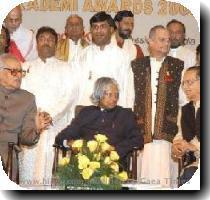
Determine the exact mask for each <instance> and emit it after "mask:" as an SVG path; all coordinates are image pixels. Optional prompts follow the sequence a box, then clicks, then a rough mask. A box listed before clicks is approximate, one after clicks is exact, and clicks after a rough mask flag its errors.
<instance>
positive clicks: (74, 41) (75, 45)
mask: <svg viewBox="0 0 210 200" xmlns="http://www.w3.org/2000/svg"><path fill="white" fill-rule="evenodd" d="M65 36H66V38H65V39H63V38H62V39H61V40H60V41H59V42H58V44H57V50H56V57H57V58H58V59H60V60H63V61H67V62H70V61H71V60H72V59H73V58H74V57H77V56H78V55H79V54H80V52H81V50H82V49H84V48H85V47H86V46H87V45H88V43H87V42H86V41H85V39H84V25H83V19H82V18H81V17H80V16H78V15H70V16H69V17H68V18H67V20H66V26H65Z"/></svg>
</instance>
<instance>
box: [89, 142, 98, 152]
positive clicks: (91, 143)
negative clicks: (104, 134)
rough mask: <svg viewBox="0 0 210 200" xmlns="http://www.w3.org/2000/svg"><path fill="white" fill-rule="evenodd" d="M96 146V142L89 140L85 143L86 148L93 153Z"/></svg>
mask: <svg viewBox="0 0 210 200" xmlns="http://www.w3.org/2000/svg"><path fill="white" fill-rule="evenodd" d="M97 146H98V142H96V141H95V140H91V141H89V142H88V143H87V147H88V148H89V150H90V152H94V151H95V150H96V148H97Z"/></svg>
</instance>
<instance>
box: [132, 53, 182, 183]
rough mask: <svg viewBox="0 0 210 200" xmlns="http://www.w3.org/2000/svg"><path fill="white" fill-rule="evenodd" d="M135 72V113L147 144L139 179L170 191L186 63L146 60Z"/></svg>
mask: <svg viewBox="0 0 210 200" xmlns="http://www.w3.org/2000/svg"><path fill="white" fill-rule="evenodd" d="M132 68H133V71H134V80H135V94H136V95H135V107H134V111H135V112H136V115H137V119H138V123H139V125H140V127H141V130H144V136H145V142H146V144H145V145H144V150H143V152H142V155H141V156H142V157H140V171H139V172H138V174H139V177H138V178H139V179H140V180H142V181H144V182H147V183H152V182H153V183H158V184H161V185H162V186H163V187H164V186H167V187H168V186H171V185H174V183H172V182H171V180H172V179H171V178H172V177H174V176H173V174H174V173H175V172H174V170H176V165H175V163H174V162H173V161H172V159H171V141H172V139H173V137H174V136H175V134H176V133H177V131H178V129H177V125H176V121H177V114H178V89H179V85H180V82H181V72H182V69H183V62H182V61H180V60H178V59H175V58H172V57H166V58H165V59H163V60H162V61H156V59H155V58H150V57H145V58H144V59H143V60H136V61H134V62H133V65H132ZM143 127H144V128H143ZM142 128H143V129H142ZM173 181H174V182H175V181H176V180H173Z"/></svg>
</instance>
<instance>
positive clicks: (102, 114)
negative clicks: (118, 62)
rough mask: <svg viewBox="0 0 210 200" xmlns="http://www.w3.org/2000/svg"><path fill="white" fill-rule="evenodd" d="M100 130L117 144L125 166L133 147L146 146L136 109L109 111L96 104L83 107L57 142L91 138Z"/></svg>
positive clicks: (58, 137) (110, 140) (110, 141)
mask: <svg viewBox="0 0 210 200" xmlns="http://www.w3.org/2000/svg"><path fill="white" fill-rule="evenodd" d="M97 133H101V134H104V135H106V136H107V137H108V143H110V144H111V145H113V146H114V147H115V149H116V151H117V152H118V154H119V156H120V160H121V163H122V164H123V166H124V167H126V161H125V158H126V155H128V153H129V152H131V151H132V149H133V147H139V149H142V148H143V145H144V141H143V136H142V135H141V134H140V132H139V129H138V127H137V124H136V121H135V118H134V114H133V112H132V111H131V110H130V109H127V108H122V107H120V106H116V107H114V108H112V109H109V110H106V109H101V108H100V107H97V106H87V107H85V108H83V109H82V110H81V112H80V113H79V114H78V116H77V117H76V118H75V119H74V120H73V121H72V123H71V124H70V125H69V126H68V127H67V128H66V129H64V130H63V131H62V132H61V133H60V134H59V135H58V136H57V137H56V143H57V144H60V145H63V141H64V140H72V139H73V140H75V139H79V138H82V139H85V140H90V139H93V138H94V135H95V134H97Z"/></svg>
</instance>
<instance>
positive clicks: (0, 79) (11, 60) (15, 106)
mask: <svg viewBox="0 0 210 200" xmlns="http://www.w3.org/2000/svg"><path fill="white" fill-rule="evenodd" d="M25 73H26V72H25V71H24V70H22V68H21V64H20V62H19V61H18V60H17V59H16V58H15V57H13V56H12V55H9V54H3V55H1V56H0V156H1V157H2V159H3V163H4V165H5V164H6V163H7V152H8V142H14V143H18V142H19V143H20V144H23V145H27V146H31V145H34V144H35V143H37V141H38V140H39V135H40V133H41V132H42V130H44V129H45V128H47V127H48V126H49V125H50V122H51V118H50V117H49V115H48V114H47V113H44V112H42V113H37V107H36V104H35V98H34V95H32V94H31V93H29V92H27V91H25V90H22V89H20V84H21V80H22V76H24V75H25ZM14 168H15V169H16V167H15V166H14ZM13 174H14V177H13V179H15V172H14V173H13Z"/></svg>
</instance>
